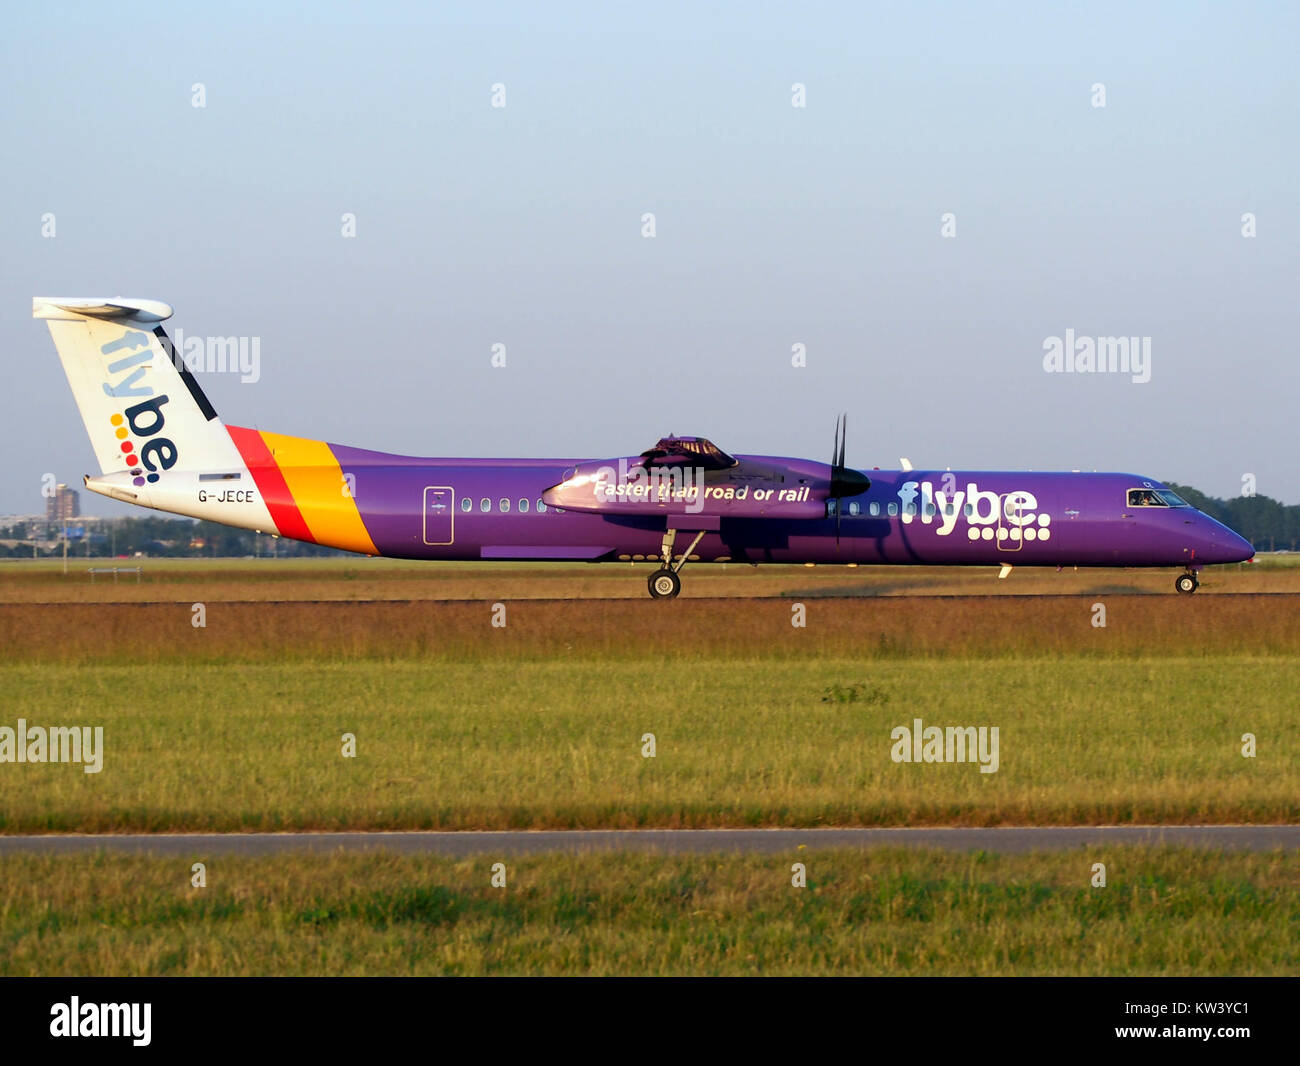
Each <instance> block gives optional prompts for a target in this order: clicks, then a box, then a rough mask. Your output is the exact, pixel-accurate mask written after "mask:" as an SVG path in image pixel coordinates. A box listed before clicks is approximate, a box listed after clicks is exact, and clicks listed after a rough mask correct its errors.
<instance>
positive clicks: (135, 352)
mask: <svg viewBox="0 0 1300 1066" xmlns="http://www.w3.org/2000/svg"><path fill="white" fill-rule="evenodd" d="M150 340H151V338H150V335H149V334H148V333H142V332H141V331H140V330H127V332H126V333H125V334H123V335H122V336H121V337H119V338H118V339H117V340H115V341H109V343H107V344H105V345H103V346H102V347H101V348H100V349H99V350H100V352H102V353H103V354H104V355H107V356H111V355H114V354H115V353H117V352H124V353H125V354H123V355H120V356H118V357H117V358H116V359H114V360H113V362H111V363H109V364H108V373H109V378H110V379H109V380H108V381H105V382H104V384H103V389H104V395H106V396H111V397H112V398H113V399H117V400H125V399H136V398H139V402H137V403H133V404H131V405H129V406H127V407H124V408H123V409H122V411H121V412H120V413H118V414H113V415H111V416H110V417H109V420H108V421H109V424H110V425H111V426H112V427H113V435H114V436H115V437H116V438H117V439H118V441H120V444H119V447H120V448H121V450H122V461H123V462H124V463H126V465H127V469H129V470H130V471H131V474H132V479H131V480H132V483H133V484H136V485H144V484H146V483H149V484H152V483H153V482H155V481H157V480H158V477H159V472H160V471H162V470H170V469H171V468H172V467H173V466H175V465H176V460H177V458H178V455H179V453H178V452H177V451H176V445H175V444H174V443H172V441H170V440H169V439H168V438H166V437H162V436H159V433H160V432H161V431H162V428H163V426H164V425H165V424H166V418H165V416H164V415H163V410H162V409H163V407H164V405H165V404H166V403H167V395H166V393H164V394H162V395H160V396H155V395H154V390H153V386H152V385H150V384H148V383H147V380H146V371H147V370H148V369H149V368H150V367H151V366H153V365H155V364H154V359H153V352H152V349H151V348H150V343H149V342H150ZM118 375H120V376H118ZM115 377H116V380H113V379H114V378H115ZM142 442H143V443H142Z"/></svg>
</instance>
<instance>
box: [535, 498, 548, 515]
mask: <svg viewBox="0 0 1300 1066" xmlns="http://www.w3.org/2000/svg"><path fill="white" fill-rule="evenodd" d="M537 513H538V514H545V513H546V504H544V503H542V501H541V500H538V501H537Z"/></svg>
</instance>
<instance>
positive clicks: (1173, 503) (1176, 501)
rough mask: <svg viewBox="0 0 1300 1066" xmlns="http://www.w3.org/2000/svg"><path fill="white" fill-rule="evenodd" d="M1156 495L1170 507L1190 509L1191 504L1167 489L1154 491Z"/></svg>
mask: <svg viewBox="0 0 1300 1066" xmlns="http://www.w3.org/2000/svg"><path fill="white" fill-rule="evenodd" d="M1156 495H1158V496H1159V497H1160V498H1161V499H1162V500H1164V501H1165V503H1167V504H1169V506H1170V507H1191V504H1190V503H1188V502H1187V501H1186V500H1184V499H1183V498H1182V497H1181V496H1179V495H1178V493H1176V492H1170V491H1169V490H1168V489H1156Z"/></svg>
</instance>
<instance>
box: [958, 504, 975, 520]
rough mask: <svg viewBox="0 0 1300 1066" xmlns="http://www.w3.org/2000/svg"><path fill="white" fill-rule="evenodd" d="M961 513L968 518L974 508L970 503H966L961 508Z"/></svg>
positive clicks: (973, 511)
mask: <svg viewBox="0 0 1300 1066" xmlns="http://www.w3.org/2000/svg"><path fill="white" fill-rule="evenodd" d="M961 513H962V514H964V515H965V516H966V517H967V518H969V517H970V516H971V515H973V514H974V513H975V508H974V507H972V506H971V505H970V504H967V505H966V506H965V507H963V508H962V509H961Z"/></svg>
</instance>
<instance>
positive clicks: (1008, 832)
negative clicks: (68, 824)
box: [0, 825, 1300, 858]
mask: <svg viewBox="0 0 1300 1066" xmlns="http://www.w3.org/2000/svg"><path fill="white" fill-rule="evenodd" d="M1133 844H1156V845H1168V846H1184V847H1198V848H1216V849H1217V848H1224V849H1232V850H1246V851H1268V850H1271V849H1274V848H1286V849H1295V848H1300V825H1214V826H1186V825H1168V826H1032V827H1019V826H1006V827H996V828H984V827H979V828H918V829H908V828H871V829H571V830H541V831H502V832H473V831H465V832H396V833H176V834H170V833H168V834H114V833H102V834H59V835H48V836H0V855H13V854H17V853H19V852H29V853H30V852H36V853H40V854H45V855H77V854H89V853H94V852H101V851H102V852H112V853H117V854H153V855H176V856H185V857H193V858H203V857H205V856H211V855H241V856H259V855H279V854H284V853H289V852H317V853H329V852H337V851H348V852H361V851H392V852H397V853H399V854H405V855H443V856H447V857H449V858H456V857H463V856H470V855H494V856H516V857H517V856H526V855H543V854H554V853H564V852H568V853H582V852H593V851H648V852H660V853H664V854H674V855H682V854H702V853H710V852H744V853H749V854H777V853H782V852H785V853H789V852H796V851H798V850H800V849H826V848H875V847H927V848H942V849H946V850H953V851H988V852H996V853H1000V854H1024V853H1027V852H1033V851H1068V850H1071V849H1074V848H1083V847H1089V846H1091V847H1107V846H1122V845H1133Z"/></svg>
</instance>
